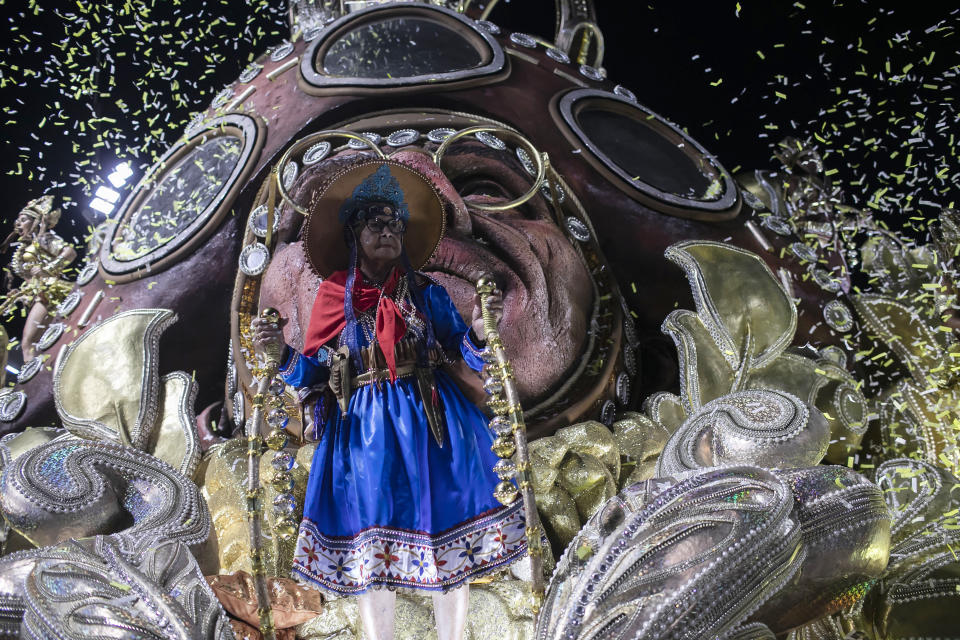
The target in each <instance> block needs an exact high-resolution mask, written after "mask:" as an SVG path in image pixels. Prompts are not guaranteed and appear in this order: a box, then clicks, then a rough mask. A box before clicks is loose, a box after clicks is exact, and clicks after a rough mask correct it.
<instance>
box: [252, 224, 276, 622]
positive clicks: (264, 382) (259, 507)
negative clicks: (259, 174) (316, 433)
mask: <svg viewBox="0 0 960 640" xmlns="http://www.w3.org/2000/svg"><path fill="white" fill-rule="evenodd" d="M267 228H268V229H269V228H270V227H269V225H268V226H267ZM260 317H261V318H263V319H264V320H267V321H269V322H277V321H279V319H280V314H279V313H277V310H276V309H271V308H266V309H264V310H263V311H262V312H261V313H260ZM275 351H277V350H276V349H271V350H270V351H269V352H267V353H265V354H264V355H265V356H266V364H264V366H263V369H262V370H261V371H258V372H257V373H259V374H260V382H259V383H258V384H257V394H256V395H255V396H254V397H253V414H252V415H251V416H250V419H249V420H248V421H247V525H248V531H249V533H250V570H251V572H252V573H253V586H254V590H255V592H256V594H257V615H258V616H259V618H260V633H261V634H262V635H263V638H264V640H276V637H277V636H276V628H275V627H274V625H273V610H272V609H271V607H270V590H269V588H268V587H267V576H266V571H265V567H264V565H263V551H262V546H263V532H262V526H261V520H260V518H261V515H262V511H263V487H261V486H260V455H261V453H262V451H263V438H262V437H261V436H260V427H261V425H262V424H263V413H264V412H263V407H264V404H265V399H266V397H267V395H268V392H269V387H270V380H271V379H272V378H273V377H274V376H275V375H276V374H277V368H278V367H279V366H280V354H279V353H276V352H275ZM270 436H271V437H268V439H269V440H273V439H274V438H273V437H272V436H274V434H273V433H271V434H270ZM269 444H270V445H271V447H270V448H271V449H272V448H274V447H273V446H272V445H273V444H274V443H273V442H270V443H269ZM282 446H283V445H282V444H281V447H280V448H282Z"/></svg>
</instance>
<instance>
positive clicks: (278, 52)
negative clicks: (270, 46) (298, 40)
mask: <svg viewBox="0 0 960 640" xmlns="http://www.w3.org/2000/svg"><path fill="white" fill-rule="evenodd" d="M291 53H293V43H292V42H284V43H283V44H281V45H280V46H279V47H277V48H276V49H274V50H273V53H271V54H270V59H271V60H273V61H274V62H280V61H281V60H283V59H284V58H286V57H287V56H288V55H290V54H291Z"/></svg>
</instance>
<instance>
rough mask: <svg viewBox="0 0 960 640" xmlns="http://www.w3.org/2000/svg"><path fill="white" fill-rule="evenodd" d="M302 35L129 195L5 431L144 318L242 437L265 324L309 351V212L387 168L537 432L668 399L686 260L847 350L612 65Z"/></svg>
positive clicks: (471, 25) (448, 22) (398, 9)
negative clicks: (776, 287)
mask: <svg viewBox="0 0 960 640" xmlns="http://www.w3.org/2000/svg"><path fill="white" fill-rule="evenodd" d="M300 19H301V20H307V19H308V16H306V15H301V18H300ZM295 33H296V37H295V38H294V39H293V40H292V41H291V42H289V43H285V44H283V45H281V46H279V47H277V48H275V49H274V50H272V51H270V52H268V53H266V54H264V55H263V56H262V57H261V58H260V59H258V60H257V61H256V62H255V63H253V64H252V65H250V66H249V67H248V68H247V69H246V70H245V71H244V72H243V73H242V74H241V75H240V77H239V79H238V80H237V81H236V82H235V83H234V84H233V85H231V86H229V87H227V88H225V89H224V90H223V91H221V92H220V93H219V94H217V97H216V98H215V99H214V101H213V103H212V104H211V106H210V108H209V109H208V110H207V111H206V112H204V113H201V114H198V115H197V117H196V118H195V119H194V121H193V122H192V123H191V125H190V126H189V127H188V128H187V130H186V131H185V133H184V136H183V138H181V139H180V140H179V141H178V142H177V143H176V144H174V145H173V147H171V149H170V150H169V151H168V153H167V154H166V155H165V156H164V157H163V158H161V160H160V161H159V162H158V163H157V164H156V165H155V166H154V168H153V169H152V171H151V172H150V173H149V174H148V176H147V177H146V178H145V179H144V180H143V181H142V182H141V184H140V185H138V187H137V188H136V189H135V191H134V192H133V193H132V195H131V196H130V198H129V199H128V200H127V202H126V203H125V205H124V206H123V207H122V209H121V211H122V213H121V214H120V219H119V221H118V223H117V224H116V225H115V226H114V227H113V228H112V229H110V231H109V232H108V234H107V239H106V241H105V242H104V244H103V246H102V248H101V251H100V254H99V258H98V261H99V270H98V271H94V267H93V266H91V267H90V268H88V269H86V270H85V271H84V272H83V274H81V278H80V279H79V282H80V284H81V286H80V290H79V291H80V292H79V293H78V294H77V296H79V301H78V303H77V304H76V305H75V307H74V309H73V310H71V311H70V313H66V314H62V315H63V316H64V317H62V318H61V319H60V322H59V323H58V324H60V325H62V326H60V327H59V328H58V329H57V331H56V332H55V335H53V334H51V336H50V339H49V340H47V341H45V342H44V344H43V345H42V346H43V349H41V352H40V353H41V355H40V358H41V359H42V360H43V362H42V364H43V365H46V366H39V367H37V366H36V363H35V364H34V366H33V367H31V368H30V371H33V375H32V377H30V378H29V379H23V380H21V381H20V384H19V386H18V388H17V391H18V392H22V394H23V396H22V400H23V402H20V403H19V404H18V405H17V409H18V411H17V412H14V413H16V415H14V413H11V412H8V414H5V415H4V416H0V417H2V418H6V419H8V421H7V422H6V423H4V425H3V429H4V430H17V429H20V428H22V427H23V426H26V425H39V424H43V423H48V422H50V421H52V420H53V419H54V415H55V411H54V406H53V401H52V394H51V385H52V371H51V370H52V369H53V365H54V364H55V362H56V357H57V354H58V353H59V352H60V350H62V349H63V347H64V346H65V345H66V344H67V343H68V342H70V341H71V340H72V339H74V338H75V337H76V336H77V335H78V334H79V333H80V332H82V331H83V330H84V329H85V328H87V327H89V326H90V325H91V324H92V323H94V322H96V321H97V320H98V319H103V318H107V317H109V316H111V315H113V314H115V313H118V312H121V311H123V310H127V309H132V308H144V307H163V308H170V309H173V310H175V311H176V312H177V313H178V314H179V316H180V318H181V321H180V322H179V323H178V324H177V325H176V327H174V328H173V329H171V331H170V332H169V333H168V334H167V336H166V337H165V338H164V345H163V349H162V353H163V357H164V359H165V363H164V368H179V369H183V370H186V371H193V372H195V374H196V377H197V380H198V382H199V385H200V389H201V391H200V394H201V395H200V398H199V402H200V405H199V407H198V408H199V409H202V408H204V407H206V406H209V405H212V404H213V403H216V402H218V401H219V402H224V403H225V405H226V407H227V416H228V417H229V418H231V419H233V420H234V422H236V423H239V422H241V421H242V420H243V418H244V417H245V415H246V413H247V406H248V405H249V399H250V397H251V395H252V392H251V386H250V385H251V382H252V377H251V375H250V369H251V367H252V366H253V364H254V363H253V361H252V350H251V345H250V343H249V341H248V338H247V335H246V327H247V326H248V324H249V320H250V318H251V316H252V314H254V313H255V312H256V310H257V308H258V306H259V305H261V303H262V304H268V303H269V304H272V305H274V306H277V307H278V308H280V309H281V311H282V312H283V314H284V315H285V316H286V317H287V318H288V319H289V321H288V323H287V325H286V326H285V332H286V338H287V341H288V342H290V344H292V345H294V346H299V345H300V344H301V343H302V337H301V332H302V330H303V328H304V324H303V320H304V318H305V317H306V314H307V313H308V311H309V305H310V303H311V302H312V298H313V293H314V292H315V290H316V285H317V282H318V280H317V277H316V276H315V275H314V274H312V272H310V271H309V268H308V267H307V266H306V262H305V261H304V260H303V252H302V245H300V244H299V242H300V241H299V233H300V229H301V226H302V223H303V219H304V217H303V214H304V213H306V212H308V211H309V207H310V203H311V197H313V196H314V195H315V194H316V193H317V192H318V190H319V188H320V186H321V185H322V184H323V182H324V180H325V179H326V177H328V176H329V175H330V174H331V172H333V171H335V170H336V169H338V168H340V167H342V166H344V165H345V164H347V163H349V162H352V161H355V160H356V159H358V157H359V156H370V155H376V154H383V155H387V154H390V155H392V157H393V158H394V159H396V160H398V161H400V162H403V163H406V164H408V165H410V166H412V167H414V168H417V169H419V170H420V171H421V172H423V173H425V174H427V175H428V176H430V177H431V179H432V181H433V183H434V186H435V187H436V188H437V189H438V191H439V192H440V193H441V195H442V197H443V199H444V201H445V205H446V208H447V220H446V235H445V237H444V239H443V241H442V243H441V244H440V246H439V247H438V250H437V251H436V253H435V254H434V256H433V258H432V259H431V261H430V262H429V263H428V264H427V265H426V267H425V270H426V272H427V273H428V274H429V275H431V276H432V277H435V278H436V279H437V280H439V281H440V282H441V283H442V284H443V285H444V286H445V287H446V288H447V290H448V291H450V293H451V295H452V297H453V299H454V301H455V303H456V304H457V306H458V308H459V309H460V311H461V314H462V315H464V316H467V317H469V315H470V312H471V311H472V305H473V285H474V282H475V280H476V279H477V278H478V277H479V275H480V274H481V273H485V272H489V273H492V274H493V276H494V277H495V278H496V280H497V281H498V283H499V284H500V286H501V287H502V288H503V290H504V295H505V304H506V309H505V316H504V321H503V324H502V326H501V330H502V333H503V338H504V342H505V345H506V348H507V351H508V353H509V354H510V356H511V359H512V361H513V363H514V366H515V369H516V375H517V383H518V387H519V390H520V392H521V396H522V400H523V402H524V408H525V410H526V411H527V412H528V424H529V425H530V426H531V428H532V430H533V433H534V434H535V435H536V434H542V433H546V432H550V431H552V430H553V429H555V428H556V427H558V426H562V425H564V424H569V423H571V422H573V421H576V420H581V419H586V418H594V419H602V420H604V421H606V422H609V421H610V420H611V419H612V417H613V415H614V412H615V410H617V409H622V408H630V407H634V406H636V404H637V402H638V400H639V399H641V398H642V397H644V396H646V395H648V394H649V393H650V392H651V391H654V390H657V389H662V388H665V387H669V386H671V385H673V384H675V380H676V363H675V358H674V356H673V348H672V345H671V344H670V342H669V339H668V338H666V337H664V336H663V335H662V334H661V332H660V323H661V321H662V320H663V318H664V317H665V315H666V314H667V313H668V312H669V311H670V310H672V309H673V308H675V307H676V306H678V305H679V306H687V307H689V306H690V305H691V304H692V301H691V300H690V299H689V293H688V291H689V287H688V286H687V284H686V282H684V276H683V274H682V273H681V272H680V271H679V270H677V269H676V268H675V267H673V266H672V265H670V264H669V263H668V262H667V261H665V260H664V259H663V251H664V249H665V248H666V247H667V246H669V245H670V244H672V243H674V242H676V241H678V240H683V239H691V238H698V239H707V240H715V241H721V242H728V243H732V244H735V245H738V246H741V247H744V248H747V249H749V250H752V251H756V252H758V253H763V254H764V256H765V258H766V260H767V261H768V263H769V264H770V266H771V268H772V269H773V270H774V272H775V273H778V274H779V275H780V277H781V279H782V280H783V281H784V282H785V284H786V285H787V286H788V287H789V288H790V289H791V293H792V295H793V296H794V297H795V298H797V299H799V301H800V302H799V305H800V306H799V308H800V320H799V329H798V335H803V336H806V337H807V339H808V340H810V341H811V343H812V344H814V346H820V345H823V344H827V343H831V342H835V341H836V340H837V338H838V336H839V335H840V334H841V333H842V332H840V331H839V330H835V329H833V328H831V327H830V326H828V325H827V324H825V323H824V321H823V315H822V313H823V312H822V309H821V301H822V299H823V292H822V291H821V289H820V288H818V286H817V284H815V282H814V280H812V279H810V278H805V277H802V276H803V275H804V272H805V270H806V267H807V265H808V263H810V262H811V261H814V260H816V259H817V258H818V256H817V255H816V253H815V252H813V250H812V249H810V248H809V247H807V250H804V249H803V247H805V245H803V244H802V243H800V242H797V240H798V239H797V238H796V237H791V236H790V231H789V230H787V231H784V230H783V229H782V228H774V227H769V228H767V227H765V226H764V225H763V223H762V221H761V219H760V218H759V217H755V216H756V212H753V211H751V210H750V209H749V208H748V207H745V206H742V199H741V195H740V192H739V190H738V187H737V186H736V184H735V183H734V181H733V180H732V178H731V177H730V175H729V174H728V173H727V171H726V170H724V169H723V167H722V166H721V165H720V163H719V162H718V161H717V160H716V159H715V158H713V157H712V156H711V155H710V154H709V153H708V152H707V151H706V150H705V149H703V147H701V146H700V145H699V144H698V143H697V142H696V141H694V140H692V139H691V138H689V137H688V136H687V135H686V134H684V133H683V132H682V130H680V129H679V128H678V127H676V126H674V125H673V124H671V123H669V122H667V121H666V120H664V119H663V118H661V117H659V116H657V115H656V114H653V113H652V112H650V111H649V110H647V109H645V108H644V107H643V106H642V105H641V104H640V103H639V102H638V99H637V97H636V96H635V95H634V94H633V93H632V92H630V91H629V90H627V89H626V88H624V87H621V86H619V85H616V84H615V83H614V82H610V81H607V80H606V79H605V78H604V74H603V72H602V71H601V70H599V69H598V68H597V67H598V66H599V60H598V59H597V60H595V64H596V65H597V66H596V67H595V66H588V65H579V64H576V63H572V62H571V61H570V60H569V58H568V57H567V54H566V53H564V52H563V51H561V50H560V49H557V48H553V47H548V46H545V45H543V44H541V43H540V42H539V41H537V40H536V39H534V38H532V37H531V36H528V35H525V34H522V33H512V34H509V33H506V32H502V31H501V30H500V29H499V28H498V27H496V26H495V25H493V24H491V23H488V22H485V21H482V20H474V19H471V18H470V17H468V16H466V15H462V14H460V13H457V12H455V11H452V10H448V9H443V8H439V7H433V6H428V5H421V4H407V3H403V4H397V5H391V4H388V5H384V6H377V7H373V8H368V9H363V10H360V11H357V12H354V13H348V14H346V15H344V16H341V17H340V18H339V19H337V20H336V21H334V22H333V23H330V24H326V25H323V24H321V23H316V24H311V23H308V22H304V23H302V24H298V25H297V26H296V29H295ZM561 40H562V38H561ZM471 127H479V129H475V130H472V132H471V133H463V132H464V131H465V130H467V129H470V128H471ZM332 131H340V132H347V134H346V135H345V134H337V135H332V134H330V133H329V132H332ZM324 132H327V133H324ZM456 132H460V133H456ZM361 134H362V135H361ZM441 147H442V149H441ZM273 170H276V171H277V176H278V178H277V181H276V186H274V187H271V185H270V179H269V178H270V176H271V171H273ZM750 201H751V202H756V199H752V200H750ZM271 202H273V203H276V205H277V207H276V213H275V222H276V228H275V229H270V230H269V233H268V230H267V229H266V227H267V226H268V222H267V219H268V217H269V214H268V213H267V210H268V209H269V208H270V206H269V205H270V203H271ZM762 227H763V228H762ZM330 232H331V233H339V230H337V229H331V230H330ZM781 233H785V234H786V235H784V236H782V237H781V235H779V234H781ZM791 242H793V245H794V246H793V250H792V251H791V249H790V247H791ZM811 253H812V255H811ZM238 264H239V268H238ZM826 266H827V267H830V266H835V265H829V264H828V265H826ZM231 287H232V290H233V295H232V297H231V296H230V294H229V293H228V292H229V291H230V290H231ZM228 326H230V327H231V330H230V331H229V332H228V329H227V327H228ZM225 362H226V365H227V367H226V370H227V374H226V384H225V385H224V363H225ZM224 387H226V389H225V391H226V393H224ZM292 404H293V398H292V397H291V405H292ZM214 413H215V412H214ZM290 413H291V415H293V414H295V411H294V410H293V408H292V406H291V408H290ZM211 415H212V414H211Z"/></svg>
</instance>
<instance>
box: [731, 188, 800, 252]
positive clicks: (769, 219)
mask: <svg viewBox="0 0 960 640" xmlns="http://www.w3.org/2000/svg"><path fill="white" fill-rule="evenodd" d="M743 193H744V194H747V193H750V192H749V191H744V192H743ZM750 195H753V194H752V193H750ZM754 197H756V196H754ZM761 206H762V203H761ZM760 224H762V225H763V226H765V227H766V228H767V229H770V231H773V232H774V233H775V234H777V235H778V236H788V235H790V234H791V233H793V229H792V228H791V227H790V223H789V222H787V221H786V220H784V219H783V218H778V217H777V216H764V217H763V219H762V220H761V221H760ZM803 246H806V245H803Z"/></svg>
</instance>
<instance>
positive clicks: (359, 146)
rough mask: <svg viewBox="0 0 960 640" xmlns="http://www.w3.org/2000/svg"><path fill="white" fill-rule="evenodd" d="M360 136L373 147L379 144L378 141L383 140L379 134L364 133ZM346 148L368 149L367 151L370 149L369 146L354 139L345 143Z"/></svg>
mask: <svg viewBox="0 0 960 640" xmlns="http://www.w3.org/2000/svg"><path fill="white" fill-rule="evenodd" d="M360 135H361V136H362V137H364V138H366V139H367V140H369V141H370V142H371V143H372V144H374V145H378V144H380V141H381V140H383V137H382V136H381V135H380V134H379V133H374V132H372V131H364V132H363V133H361V134H360ZM347 146H348V147H350V148H351V149H368V150H369V149H370V145H369V144H367V143H366V142H364V141H363V140H357V139H355V138H351V139H350V141H349V142H348V143H347Z"/></svg>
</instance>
